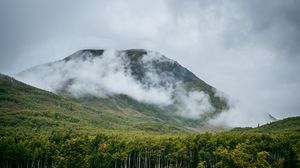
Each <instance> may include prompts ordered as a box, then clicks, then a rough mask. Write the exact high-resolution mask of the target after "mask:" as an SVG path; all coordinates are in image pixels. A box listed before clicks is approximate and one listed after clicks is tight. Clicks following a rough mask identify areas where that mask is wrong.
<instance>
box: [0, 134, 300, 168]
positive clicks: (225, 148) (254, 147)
mask: <svg viewBox="0 0 300 168" xmlns="http://www.w3.org/2000/svg"><path fill="white" fill-rule="evenodd" d="M299 138H300V135H299V133H289V134H285V135H275V134H274V135H269V134H259V133H256V134H252V133H251V134H235V133H226V134H218V135H212V134H200V135H190V136H180V137H177V136H148V135H144V136H142V135H137V136H125V134H124V135H120V136H119V135H105V134H99V135H97V136H87V135H82V134H75V133H74V132H70V131H69V132H66V133H62V132H53V133H51V134H49V135H36V136H30V135H16V136H5V137H1V138H0V158H1V160H0V163H1V167H73V168H75V167H99V168H100V167H133V168H138V167H145V168H150V167H187V168H200V167H241V168H245V167H285V168H288V167H299V166H300V162H299V161H300V142H299Z"/></svg>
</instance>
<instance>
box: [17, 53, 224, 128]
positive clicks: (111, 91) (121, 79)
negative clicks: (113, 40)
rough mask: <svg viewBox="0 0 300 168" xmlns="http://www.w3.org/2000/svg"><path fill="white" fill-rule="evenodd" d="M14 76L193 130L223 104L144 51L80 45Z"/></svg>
mask: <svg viewBox="0 0 300 168" xmlns="http://www.w3.org/2000/svg"><path fill="white" fill-rule="evenodd" d="M16 77H17V79H19V80H21V81H23V82H25V83H28V84H32V85H33V86H36V87H39V88H43V89H46V90H48V91H52V92H55V93H57V94H59V95H63V96H65V97H68V98H71V99H73V100H75V101H77V102H79V103H83V104H84V105H87V106H89V107H93V108H95V109H98V110H101V109H106V110H108V111H113V112H117V113H121V114H124V115H127V116H128V117H131V115H139V116H148V117H154V118H157V119H159V120H164V121H170V122H172V123H176V124H179V125H184V126H185V127H192V128H196V129H197V128H199V127H200V126H203V125H204V124H205V121H207V119H209V118H211V117H213V116H215V115H217V114H218V113H220V112H221V111H222V110H226V109H227V108H228V105H227V103H226V101H225V100H224V98H223V97H220V96H219V95H218V92H217V90H216V89H214V88H213V87H212V86H210V85H208V84H206V83H205V82H204V81H202V80H200V79H199V78H197V77H196V76H195V75H194V74H193V73H192V72H190V71H188V70H187V69H186V68H184V67H182V66H181V65H180V64H178V63H177V62H176V61H173V60H171V59H169V58H167V57H165V56H163V55H161V54H159V53H157V52H153V51H148V50H141V49H132V50H122V51H110V50H91V49H87V50H80V51H77V52H76V53H74V54H72V55H70V56H68V57H66V58H65V59H63V60H59V61H56V62H51V63H48V64H45V65H39V66H36V67H33V68H30V69H28V70H25V71H23V72H21V73H19V74H18V75H17V76H16ZM127 109H130V110H127ZM128 111H131V112H128Z"/></svg>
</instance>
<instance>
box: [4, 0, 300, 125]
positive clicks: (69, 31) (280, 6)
mask: <svg viewBox="0 0 300 168" xmlns="http://www.w3.org/2000/svg"><path fill="white" fill-rule="evenodd" d="M299 3H300V2H299V1H297V0H284V1H282V0H266V1H263V2H262V1H260V0H253V1H247V0H241V1H229V0H228V1H221V0H217V1H209V0H187V1H184V2H183V1H179V0H154V1H139V0H128V1H123V0H112V1H98V0H97V1H96V0H87V1H84V2H82V1H81V2H80V1H71V0H64V1H58V0H54V1H37V0H28V1H17V0H4V1H1V2H0V21H1V31H0V36H1V39H0V55H1V61H0V71H1V72H4V73H10V74H12V73H16V72H19V71H21V70H23V69H26V68H28V67H31V66H33V65H37V64H40V63H46V62H49V61H54V60H57V59H61V58H63V57H65V56H66V55H69V54H70V53H72V52H73V51H76V50H78V49H81V48H113V49H126V48H146V49H151V50H155V51H160V52H161V53H163V54H165V55H167V56H168V57H170V58H172V59H174V60H177V61H178V62H180V63H181V64H182V65H184V66H185V67H187V68H188V69H189V70H191V71H192V72H194V73H195V74H196V75H197V76H199V77H200V78H201V79H203V80H204V81H207V82H208V83H209V84H211V85H213V86H215V87H216V88H218V89H220V90H222V91H224V92H225V93H227V94H228V95H230V97H232V98H233V99H234V100H236V101H235V104H236V108H235V110H233V111H231V112H228V113H227V114H226V115H225V113H224V116H222V117H221V118H220V120H219V121H220V122H225V123H229V124H230V125H233V126H240V125H257V123H259V122H260V123H262V122H266V121H265V120H264V119H263V118H264V116H265V114H266V113H270V114H272V115H273V116H275V117H277V118H283V117H287V116H295V115H299V111H300V104H299V100H300V93H299V90H300V77H299V72H300V51H299V49H300V21H299V15H300V13H299V12H300V10H299V8H300V4H299Z"/></svg>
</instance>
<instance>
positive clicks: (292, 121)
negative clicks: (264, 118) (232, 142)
mask: <svg viewBox="0 0 300 168" xmlns="http://www.w3.org/2000/svg"><path fill="white" fill-rule="evenodd" d="M231 132H260V133H290V132H298V133H300V117H299V116H297V117H289V118H285V119H282V120H277V121H274V122H271V123H268V124H265V125H262V126H258V127H256V128H234V129H233V130H231Z"/></svg>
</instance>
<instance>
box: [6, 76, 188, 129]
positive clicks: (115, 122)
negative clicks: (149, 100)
mask: <svg viewBox="0 0 300 168" xmlns="http://www.w3.org/2000/svg"><path fill="white" fill-rule="evenodd" d="M123 100H125V99H123ZM143 108H144V107H143ZM0 112H1V113H0V114H1V115H0V128H1V129H0V130H1V131H0V134H1V135H5V134H15V132H23V133H26V132H30V133H32V132H36V133H40V132H51V131H54V130H68V129H72V130H77V131H79V132H87V133H90V134H93V133H97V132H103V131H125V130H126V131H129V132H130V131H132V132H134V131H145V132H147V131H148V132H158V133H164V132H165V133H166V132H188V131H191V130H188V129H186V128H184V126H183V125H180V124H177V125H175V124H174V123H172V122H169V121H162V120H159V119H158V118H155V117H149V116H134V115H131V117H128V116H127V115H124V114H122V113H117V112H115V111H112V109H110V110H107V109H102V108H97V109H96V108H93V107H87V106H85V105H82V104H80V103H78V102H75V101H73V100H70V99H66V98H64V97H62V96H58V95H55V94H53V93H51V92H48V91H44V90H41V89H38V88H35V87H32V86H29V85H27V84H24V83H22V82H19V81H17V80H15V79H13V78H11V77H9V76H6V75H2V74H0ZM130 112H133V113H134V111H133V110H131V109H128V113H130Z"/></svg>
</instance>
